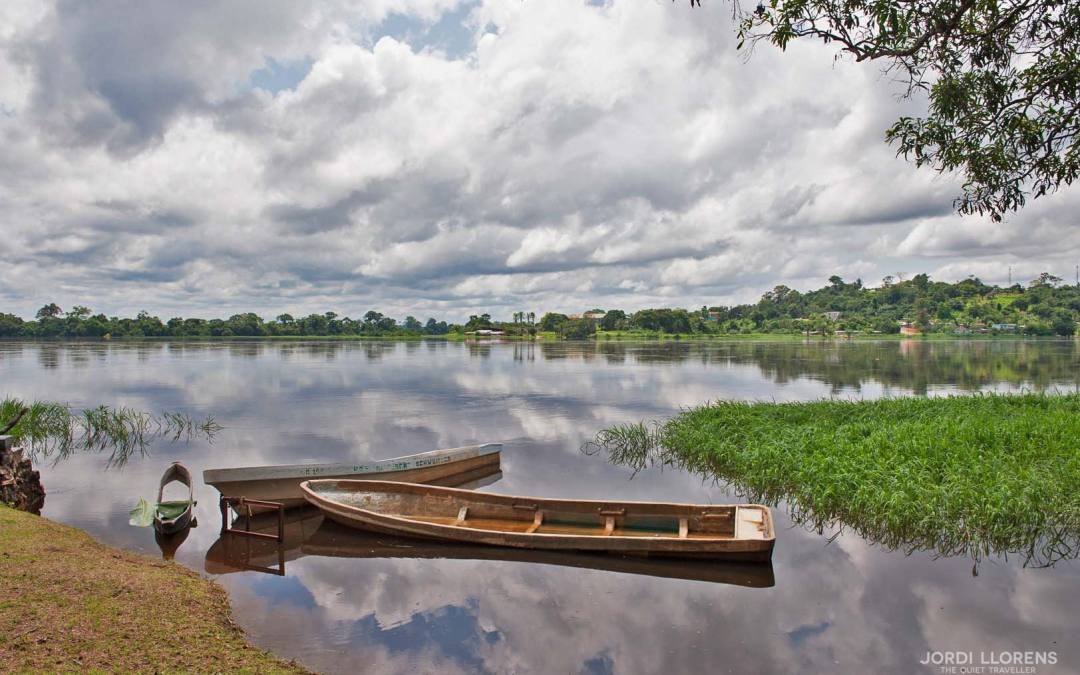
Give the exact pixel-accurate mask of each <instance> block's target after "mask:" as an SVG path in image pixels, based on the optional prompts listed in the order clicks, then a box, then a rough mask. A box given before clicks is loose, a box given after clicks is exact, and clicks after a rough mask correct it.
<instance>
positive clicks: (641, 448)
mask: <svg viewBox="0 0 1080 675" xmlns="http://www.w3.org/2000/svg"><path fill="white" fill-rule="evenodd" d="M593 445H594V446H596V447H601V448H604V449H606V450H607V451H608V453H609V455H610V457H611V459H612V460H613V461H615V462H617V463H622V464H626V465H629V466H632V467H634V468H635V469H640V468H643V467H644V466H647V465H649V464H651V463H659V464H661V465H674V466H678V467H681V468H686V469H689V470H692V471H696V472H700V473H703V474H705V475H707V476H712V477H715V478H718V479H721V480H724V481H727V482H728V483H730V484H731V485H732V486H734V487H735V488H736V489H737V490H738V492H739V493H740V494H741V495H743V496H745V497H746V498H748V499H750V500H752V501H758V502H765V503H769V504H776V503H778V502H780V501H786V502H787V503H788V505H789V507H790V509H791V511H792V515H793V517H794V518H795V520H796V521H797V522H801V523H805V524H809V525H811V526H813V527H817V528H822V527H826V526H837V525H838V526H846V527H850V528H853V529H855V530H856V531H857V532H858V533H859V534H860V535H862V536H864V537H866V538H867V539H870V540H871V541H875V542H878V543H882V544H885V545H887V546H889V547H891V548H904V549H907V550H909V551H910V550H916V549H927V550H935V551H937V552H939V553H941V554H944V555H968V556H971V557H973V558H975V559H976V560H978V559H979V558H981V557H982V556H985V555H989V554H991V553H1006V554H1007V553H1014V552H1016V553H1021V554H1022V555H1024V557H1025V561H1026V562H1027V563H1028V564H1036V565H1045V564H1052V563H1053V562H1055V561H1057V560H1060V559H1064V558H1073V557H1076V556H1077V555H1080V394H1068V395H1044V394H1022V395H1003V394H979V395H974V396H950V397H942V398H892V399H882V400H876V401H845V400H833V399H829V400H820V401H812V402H808V403H742V402H733V401H722V402H718V403H712V404H708V405H705V406H702V407H700V408H696V409H693V410H688V411H686V412H684V413H682V414H681V415H678V416H677V417H675V418H673V419H671V420H669V421H667V422H664V423H657V424H655V425H653V426H652V427H649V426H647V425H645V424H642V423H638V424H631V425H622V426H618V427H613V428H611V429H607V430H605V431H602V432H601V433H600V434H599V435H598V436H597V438H596V440H595V441H594V442H593Z"/></svg>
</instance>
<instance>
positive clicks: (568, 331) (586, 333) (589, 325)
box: [556, 319, 596, 340]
mask: <svg viewBox="0 0 1080 675" xmlns="http://www.w3.org/2000/svg"><path fill="white" fill-rule="evenodd" d="M556 332H557V333H558V334H559V337H561V338H563V339H564V340H585V339H588V338H589V337H590V336H592V335H595V334H596V322H595V321H593V320H592V319H567V320H566V321H563V322H562V323H560V324H559V326H558V328H557V329H556Z"/></svg>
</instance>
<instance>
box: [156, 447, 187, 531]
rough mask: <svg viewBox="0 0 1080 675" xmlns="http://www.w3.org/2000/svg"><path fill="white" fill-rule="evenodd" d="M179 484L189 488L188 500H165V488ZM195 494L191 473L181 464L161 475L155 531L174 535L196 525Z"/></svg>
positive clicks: (171, 466) (172, 466)
mask: <svg viewBox="0 0 1080 675" xmlns="http://www.w3.org/2000/svg"><path fill="white" fill-rule="evenodd" d="M172 483H179V484H180V485H183V486H184V487H186V488H187V498H186V499H170V500H166V499H164V495H165V487H166V486H167V485H170V484H172ZM194 506H195V492H194V488H193V486H192V480H191V472H190V471H188V469H187V467H185V466H184V465H183V464H181V463H179V462H173V463H172V464H171V465H170V466H169V468H168V469H166V470H165V473H163V474H162V475H161V482H160V483H159V484H158V499H157V506H156V508H155V510H154V529H155V530H156V531H157V532H159V533H161V534H174V533H176V532H179V531H181V530H185V529H187V528H188V527H189V526H191V525H193V523H194V515H193V508H194Z"/></svg>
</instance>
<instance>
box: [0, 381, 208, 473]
mask: <svg viewBox="0 0 1080 675" xmlns="http://www.w3.org/2000/svg"><path fill="white" fill-rule="evenodd" d="M24 409H25V410H26V413H25V415H23V416H22V418H21V419H20V420H19V422H18V424H16V425H15V426H14V428H12V429H11V430H10V431H9V432H8V433H9V434H10V435H11V436H13V437H14V438H15V439H16V440H18V441H22V442H23V443H24V444H25V445H26V448H27V450H28V456H29V457H31V458H35V459H36V458H38V457H43V458H47V457H50V456H53V457H55V459H56V461H59V460H62V459H65V458H67V457H68V456H70V455H71V454H72V453H73V452H76V451H79V450H88V451H93V452H98V453H101V452H104V451H106V450H108V451H109V453H110V454H109V456H108V459H107V463H106V467H107V468H111V467H122V466H123V465H124V464H125V463H127V460H128V459H129V458H130V457H131V455H133V454H134V453H136V452H138V453H141V454H144V455H145V454H146V453H147V452H148V449H149V446H150V444H151V443H152V442H153V441H154V440H157V439H162V440H165V441H168V442H172V443H175V442H178V441H190V440H192V439H193V438H195V437H196V436H198V437H204V438H207V439H208V440H210V441H213V438H214V434H216V433H217V432H219V431H220V430H221V429H222V428H223V427H222V426H221V425H220V424H218V423H217V421H216V420H214V418H213V417H207V418H206V419H205V420H202V421H197V420H195V419H193V418H192V417H190V416H189V415H187V414H184V413H181V412H175V411H163V412H162V413H161V414H159V415H155V414H153V413H149V412H144V411H141V410H135V409H134V408H126V407H115V408H114V407H110V406H106V405H100V406H97V407H96V408H87V409H85V410H79V411H76V410H74V409H72V408H70V407H69V406H67V405H66V404H63V403H57V402H55V401H33V402H31V403H24V402H23V401H21V400H19V399H17V398H4V399H0V428H3V427H4V425H5V424H6V423H7V422H8V420H14V419H16V416H17V415H18V414H19V411H21V410H24Z"/></svg>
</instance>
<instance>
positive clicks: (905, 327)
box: [900, 321, 922, 335]
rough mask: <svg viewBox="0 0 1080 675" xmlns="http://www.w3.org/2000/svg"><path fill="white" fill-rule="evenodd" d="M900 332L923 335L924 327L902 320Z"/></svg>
mask: <svg viewBox="0 0 1080 675" xmlns="http://www.w3.org/2000/svg"><path fill="white" fill-rule="evenodd" d="M900 334H901V335H922V329H920V328H919V327H918V326H916V325H915V324H913V323H910V322H908V321H901V322H900Z"/></svg>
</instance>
